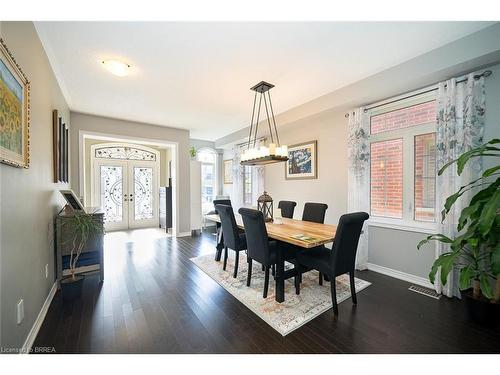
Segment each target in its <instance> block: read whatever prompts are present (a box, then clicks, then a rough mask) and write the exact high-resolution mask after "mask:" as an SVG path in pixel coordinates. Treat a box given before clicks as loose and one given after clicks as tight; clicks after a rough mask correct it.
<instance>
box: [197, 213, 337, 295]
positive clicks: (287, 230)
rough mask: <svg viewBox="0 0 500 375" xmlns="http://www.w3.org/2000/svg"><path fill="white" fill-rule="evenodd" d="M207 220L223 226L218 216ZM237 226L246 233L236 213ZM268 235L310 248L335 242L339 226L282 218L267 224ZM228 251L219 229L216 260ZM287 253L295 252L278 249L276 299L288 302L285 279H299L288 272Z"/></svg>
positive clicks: (281, 247)
mask: <svg viewBox="0 0 500 375" xmlns="http://www.w3.org/2000/svg"><path fill="white" fill-rule="evenodd" d="M205 218H206V219H207V220H209V221H213V222H216V223H220V218H219V215H218V214H208V215H205ZM235 219H236V225H237V226H238V228H240V229H243V230H244V226H243V220H242V218H241V216H240V215H237V214H235ZM266 230H267V235H268V237H269V238H270V239H272V240H277V241H281V242H284V243H286V244H290V245H295V246H298V247H301V248H303V249H304V250H305V251H307V249H312V248H315V247H317V246H321V245H325V244H327V243H330V242H333V240H334V238H335V232H336V231H337V226H336V225H331V224H321V223H313V222H310V221H304V220H296V219H288V218H279V219H276V220H274V221H272V222H267V223H266ZM223 249H224V234H223V233H222V228H220V226H219V230H218V233H217V245H216V252H215V260H216V261H220V258H221V254H222V250H223ZM285 251H292V247H290V248H289V249H287V247H286V246H278V247H277V254H276V273H275V284H276V287H275V299H276V302H279V303H281V302H284V301H285V280H286V279H288V278H290V277H293V276H295V269H291V270H287V271H285V257H284V252H285Z"/></svg>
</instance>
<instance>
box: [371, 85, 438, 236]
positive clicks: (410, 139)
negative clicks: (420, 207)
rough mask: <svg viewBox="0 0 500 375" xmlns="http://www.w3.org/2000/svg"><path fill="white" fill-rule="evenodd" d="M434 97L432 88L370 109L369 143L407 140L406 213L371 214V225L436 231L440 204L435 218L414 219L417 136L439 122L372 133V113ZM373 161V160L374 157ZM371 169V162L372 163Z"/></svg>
mask: <svg viewBox="0 0 500 375" xmlns="http://www.w3.org/2000/svg"><path fill="white" fill-rule="evenodd" d="M432 100H436V92H435V91H433V92H429V93H425V94H421V95H418V96H414V97H412V98H409V99H403V100H400V101H398V102H396V103H392V104H388V105H384V106H382V107H379V108H375V109H372V110H369V111H368V114H367V115H368V121H369V131H370V139H369V143H370V145H369V147H370V150H371V144H372V143H375V142H382V141H389V140H393V139H402V140H403V217H402V218H390V217H381V216H371V215H370V219H369V221H368V223H369V225H371V226H377V227H384V228H392V229H400V230H405V231H412V232H419V233H434V232H435V231H436V229H437V220H438V216H439V212H438V210H437V208H436V211H435V212H436V213H435V221H434V222H425V221H418V220H415V219H414V204H415V136H417V135H422V134H429V133H436V123H435V122H431V123H425V124H421V125H417V126H410V127H407V128H402V129H395V130H388V131H383V132H380V133H377V134H373V135H372V134H371V117H372V116H376V115H381V114H384V113H387V112H392V111H395V110H398V109H403V108H406V107H411V106H414V105H418V104H423V103H426V102H429V101H432ZM370 163H371V161H370ZM370 173H371V164H370ZM369 199H370V211H371V175H370V197H369Z"/></svg>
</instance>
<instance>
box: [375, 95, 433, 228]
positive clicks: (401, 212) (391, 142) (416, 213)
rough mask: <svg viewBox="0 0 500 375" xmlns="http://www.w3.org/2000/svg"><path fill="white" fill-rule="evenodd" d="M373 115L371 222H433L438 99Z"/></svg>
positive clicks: (430, 97)
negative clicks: (372, 219) (372, 220)
mask: <svg viewBox="0 0 500 375" xmlns="http://www.w3.org/2000/svg"><path fill="white" fill-rule="evenodd" d="M369 115H370V155H371V157H370V159H371V162H370V163H371V164H370V211H371V216H372V217H374V218H377V217H378V218H385V219H388V220H403V221H405V222H409V221H419V222H435V218H436V133H435V132H436V100H435V96H434V93H431V94H425V95H421V96H418V97H414V98H411V99H408V100H404V101H400V102H398V103H397V106H392V107H381V108H379V109H377V110H376V111H375V110H372V111H371V112H370V113H369Z"/></svg>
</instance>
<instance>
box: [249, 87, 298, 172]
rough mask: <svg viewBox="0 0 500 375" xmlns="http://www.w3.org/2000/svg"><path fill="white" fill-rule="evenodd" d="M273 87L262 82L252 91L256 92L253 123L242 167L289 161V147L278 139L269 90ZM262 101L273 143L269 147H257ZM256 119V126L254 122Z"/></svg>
mask: <svg viewBox="0 0 500 375" xmlns="http://www.w3.org/2000/svg"><path fill="white" fill-rule="evenodd" d="M273 87H274V85H272V84H270V83H267V82H264V81H262V82H259V83H257V84H256V85H255V86H254V87H252V88H251V89H250V90H253V91H255V96H254V98H253V110H252V121H251V122H250V134H249V135H248V148H247V149H246V150H245V151H243V153H242V154H241V163H240V164H241V165H264V164H271V163H278V162H282V161H287V160H288V146H286V145H280V139H279V137H278V129H277V128H276V120H275V118H274V111H273V105H272V104H271V94H269V90H271V89H272V88H273ZM266 93H267V96H266ZM259 94H260V96H259ZM257 96H259V104H258V108H257V110H256V108H255V106H256V104H257ZM262 99H264V107H265V109H266V115H267V124H268V125H269V133H270V136H271V143H269V145H268V146H261V147H256V144H257V131H258V127H259V119H260V111H261V108H262ZM268 102H269V104H268ZM269 112H271V115H269ZM254 118H256V121H255V125H254V122H253V121H254ZM271 120H272V124H271ZM273 130H274V133H273ZM252 131H253V132H254V134H253V136H252Z"/></svg>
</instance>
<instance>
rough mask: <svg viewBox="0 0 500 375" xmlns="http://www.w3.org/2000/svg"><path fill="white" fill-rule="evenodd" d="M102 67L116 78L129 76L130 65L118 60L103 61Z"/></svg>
mask: <svg viewBox="0 0 500 375" xmlns="http://www.w3.org/2000/svg"><path fill="white" fill-rule="evenodd" d="M102 66H103V67H104V69H106V70H107V71H108V72H110V73H111V74H114V75H115V76H118V77H124V76H127V75H129V74H130V68H132V66H131V65H129V64H127V63H124V62H122V61H119V60H103V61H102Z"/></svg>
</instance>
